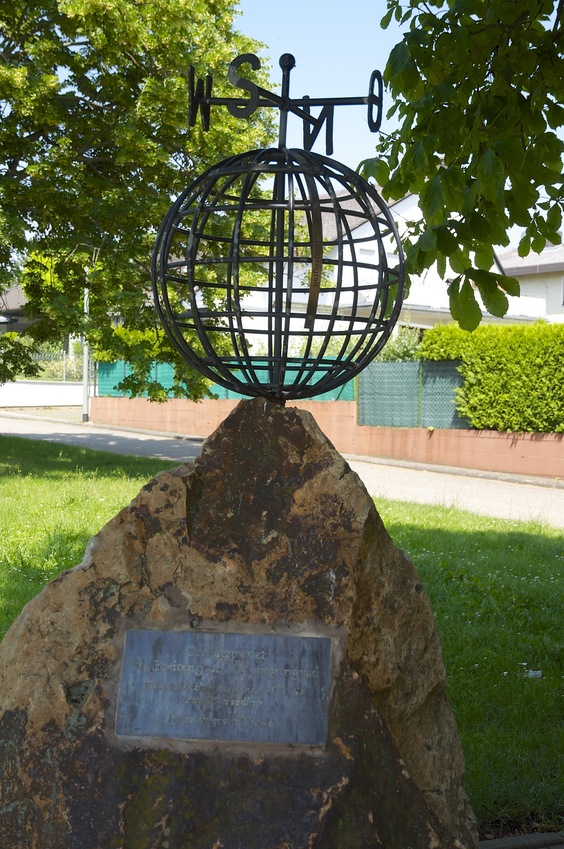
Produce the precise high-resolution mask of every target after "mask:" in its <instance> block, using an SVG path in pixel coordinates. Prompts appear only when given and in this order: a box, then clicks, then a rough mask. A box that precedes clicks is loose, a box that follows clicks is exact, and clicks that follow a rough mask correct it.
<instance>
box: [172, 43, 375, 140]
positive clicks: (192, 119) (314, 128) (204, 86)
mask: <svg viewBox="0 0 564 849" xmlns="http://www.w3.org/2000/svg"><path fill="white" fill-rule="evenodd" d="M279 64H280V67H281V69H282V91H281V94H275V93H274V92H272V91H268V90H267V89H264V88H261V87H260V86H258V85H256V83H254V82H252V81H251V80H248V79H246V78H245V77H241V76H239V68H240V67H241V65H250V66H251V68H252V70H253V71H258V70H259V68H260V67H261V63H260V59H259V58H258V56H256V55H255V54H254V53H243V54H242V55H241V56H238V57H237V58H236V59H234V60H233V61H232V62H231V63H230V65H229V68H228V71H227V78H228V79H229V82H230V83H231V84H232V85H234V86H236V87H237V88H240V89H242V90H243V91H246V92H247V93H248V96H247V97H243V98H235V97H212V88H213V80H212V76H211V74H207V75H206V78H205V80H203V79H196V76H195V71H194V67H193V66H192V65H191V66H190V69H189V73H188V96H189V109H188V122H189V125H190V127H193V126H195V124H196V120H197V117H198V112H200V113H201V120H202V127H203V129H204V131H205V132H207V131H208V130H209V127H210V113H211V107H212V106H227V108H228V110H229V112H230V114H231V115H233V117H234V118H250V116H251V115H252V114H253V113H254V112H255V110H256V109H258V108H262V107H275V108H277V109H279V110H280V128H279V137H278V144H279V146H280V147H285V146H286V130H287V123H288V113H292V114H293V115H296V116H297V117H298V118H300V119H301V121H302V123H303V134H304V135H303V138H304V150H306V151H310V150H311V149H312V147H313V145H314V144H315V142H316V140H317V137H318V136H319V133H320V131H321V129H322V127H323V125H324V124H325V149H326V153H327V155H328V156H331V154H332V153H333V117H334V111H335V107H336V106H363V105H364V106H367V107H368V127H369V129H370V132H372V133H376V132H378V130H379V129H380V125H381V123H382V103H383V83H382V74H381V73H380V71H372V74H371V75H370V83H369V86H368V94H367V95H366V97H330V98H319V97H317V98H314V97H308V96H304V97H302V98H299V99H292V98H290V73H291V71H292V69H293V68H295V66H296V60H295V59H294V57H293V56H292V54H291V53H284V54H283V55H282V56H281V57H280V60H279ZM312 107H313V108H315V107H317V108H321V112H320V113H319V115H317V116H314V115H312V114H311V108H312Z"/></svg>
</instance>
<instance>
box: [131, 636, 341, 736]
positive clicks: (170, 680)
mask: <svg viewBox="0 0 564 849" xmlns="http://www.w3.org/2000/svg"><path fill="white" fill-rule="evenodd" d="M330 681H331V640H330V639H329V638H328V637H303V636H287V635H282V634H241V633H237V634H234V633H219V632H216V631H208V632H202V631H153V630H131V631H128V632H127V634H126V639H125V647H124V653H123V663H122V671H121V679H120V686H119V696H118V706H117V715H116V734H118V735H121V736H134V737H168V738H173V739H174V738H175V739H182V740H230V741H240V742H256V743H279V744H280V743H285V744H298V745H300V744H301V745H309V746H324V745H325V743H326V739H327V722H328V711H329V696H330V689H331V687H330Z"/></svg>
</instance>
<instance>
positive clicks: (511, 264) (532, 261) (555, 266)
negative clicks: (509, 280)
mask: <svg viewBox="0 0 564 849" xmlns="http://www.w3.org/2000/svg"><path fill="white" fill-rule="evenodd" d="M498 259H499V261H500V262H501V265H502V266H503V270H504V271H505V273H506V274H509V275H511V276H514V277H523V276H526V275H530V274H548V273H550V272H558V271H564V245H547V246H546V248H544V250H543V251H542V253H540V254H536V253H530V254H529V255H528V256H525V257H520V256H519V254H518V253H517V251H516V250H510V251H503V252H500V253H499V254H498Z"/></svg>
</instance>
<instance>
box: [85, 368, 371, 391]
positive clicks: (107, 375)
mask: <svg viewBox="0 0 564 849" xmlns="http://www.w3.org/2000/svg"><path fill="white" fill-rule="evenodd" d="M128 373H129V368H128V366H127V364H126V363H124V361H123V360H120V361H118V362H116V363H98V395H100V396H108V395H111V396H114V397H115V396H123V394H124V393H123V392H118V391H117V390H116V389H114V387H115V386H116V384H117V383H119V382H120V380H123V378H124V377H125V376H126V375H127V374H128ZM151 378H152V379H154V380H158V381H159V382H160V383H161V384H162V386H163V387H164V388H165V389H166V390H168V389H170V388H171V387H172V385H173V380H174V368H173V366H171V365H170V364H169V363H155V364H154V365H153V367H152V369H151ZM210 391H211V392H212V393H213V394H214V395H217V397H218V398H221V399H224V398H233V399H240V398H245V397H246V396H245V395H240V394H239V393H237V392H232V391H231V390H230V389H224V388H223V386H218V385H217V384H216V383H212V385H211V386H210ZM355 397H356V395H355V380H354V379H353V380H349V382H348V383H345V384H344V385H343V386H339V387H337V389H333V390H331V391H330V392H325V393H323V395H317V396H316V397H315V399H314V400H315V401H354V400H355Z"/></svg>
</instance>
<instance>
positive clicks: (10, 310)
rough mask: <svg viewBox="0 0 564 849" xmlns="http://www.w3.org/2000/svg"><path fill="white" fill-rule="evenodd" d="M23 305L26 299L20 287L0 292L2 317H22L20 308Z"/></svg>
mask: <svg viewBox="0 0 564 849" xmlns="http://www.w3.org/2000/svg"><path fill="white" fill-rule="evenodd" d="M25 303H26V298H25V295H24V293H23V291H22V287H21V286H19V285H18V286H12V287H11V288H10V289H6V290H5V291H4V292H0V313H2V315H18V316H19V315H22V308H23V306H24V304H25Z"/></svg>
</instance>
